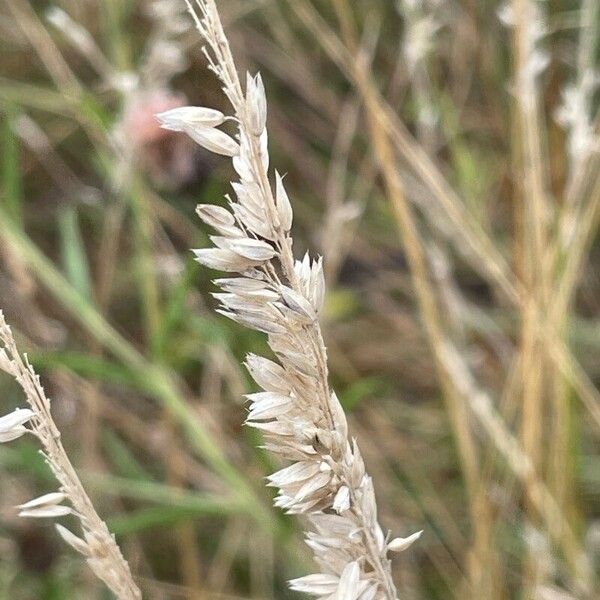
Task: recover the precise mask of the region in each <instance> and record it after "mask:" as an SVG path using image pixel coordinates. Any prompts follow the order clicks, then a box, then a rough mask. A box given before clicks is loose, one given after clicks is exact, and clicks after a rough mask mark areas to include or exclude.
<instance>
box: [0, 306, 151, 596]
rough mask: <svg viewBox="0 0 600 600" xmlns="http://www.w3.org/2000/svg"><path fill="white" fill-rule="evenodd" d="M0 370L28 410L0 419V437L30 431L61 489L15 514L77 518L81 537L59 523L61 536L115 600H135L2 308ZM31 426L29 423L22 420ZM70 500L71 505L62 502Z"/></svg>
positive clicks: (136, 590)
mask: <svg viewBox="0 0 600 600" xmlns="http://www.w3.org/2000/svg"><path fill="white" fill-rule="evenodd" d="M0 369H2V370H3V371H5V372H6V373H8V374H9V375H11V376H12V377H13V378H14V379H15V381H16V382H17V383H18V384H19V385H20V386H21V388H22V389H23V391H24V392H25V396H26V398H27V402H28V404H29V406H30V408H29V409H23V408H22V409H17V410H15V411H14V412H13V413H10V414H8V415H5V416H4V417H2V418H0V442H9V441H12V440H14V439H17V438H18V437H21V436H22V435H24V434H26V433H32V434H33V435H34V436H35V437H36V438H37V439H38V440H39V442H40V444H41V445H42V448H43V450H42V451H41V452H42V455H43V456H44V458H45V460H46V463H47V464H48V466H49V467H50V469H51V470H52V472H53V473H54V476H55V477H56V479H57V480H58V481H59V483H60V488H59V491H57V492H51V493H48V494H44V495H43V496H40V497H39V498H35V499H33V500H30V501H29V502H26V503H24V504H21V505H20V506H19V507H18V508H19V516H21V517H30V518H59V517H63V516H67V515H74V516H76V517H77V518H78V520H79V523H80V525H81V529H82V531H83V537H78V536H76V535H75V534H74V533H72V532H71V531H69V530H68V529H66V528H65V527H63V526H62V525H60V524H56V529H57V531H58V533H59V534H60V536H61V537H62V538H63V539H64V541H65V542H66V543H67V544H69V546H71V547H72V548H73V549H75V550H76V551H77V552H79V553H80V554H82V555H83V556H84V557H85V559H86V562H87V563H88V565H89V567H90V568H91V569H92V571H93V572H94V574H95V575H96V576H97V577H98V578H99V579H100V580H102V581H103V582H104V583H105V584H106V585H107V587H108V588H109V589H110V590H111V591H112V592H113V593H114V594H115V595H116V597H117V598H118V599H119V600H139V599H141V597H142V595H141V592H140V590H139V588H138V587H137V585H136V584H135V582H134V581H133V577H132V576H131V571H130V570H129V565H128V564H127V561H126V560H125V559H124V558H123V555H122V554H121V551H120V549H119V547H118V545H117V543H116V541H115V539H114V537H113V536H112V535H111V534H110V532H109V530H108V527H107V526H106V524H105V523H104V521H103V520H102V519H101V518H100V517H99V516H98V513H97V512H96V510H95V508H94V505H93V504H92V501H91V500H90V498H89V496H88V495H87V493H86V491H85V489H84V487H83V485H82V483H81V481H80V480H79V477H78V476H77V473H76V472H75V469H74V468H73V465H72V464H71V461H70V460H69V457H68V456H67V453H66V452H65V449H64V448H63V445H62V442H61V440H60V432H59V430H58V428H57V426H56V424H55V423H54V420H53V418H52V415H51V413H50V400H49V399H48V398H47V397H46V394H45V392H44V388H43V387H42V385H41V383H40V379H39V377H38V375H37V374H36V373H35V371H34V370H33V368H32V367H31V365H30V364H29V363H28V361H27V358H26V357H22V356H21V354H20V353H19V351H18V349H17V346H16V343H15V340H14V338H13V334H12V331H11V329H10V327H9V326H8V325H7V324H6V321H5V320H4V315H3V314H2V311H0ZM27 424H28V425H29V428H28V427H26V425H27ZM65 501H67V502H69V503H70V504H71V506H68V505H66V504H63V502H65Z"/></svg>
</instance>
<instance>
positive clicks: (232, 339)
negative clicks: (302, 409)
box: [0, 0, 600, 600]
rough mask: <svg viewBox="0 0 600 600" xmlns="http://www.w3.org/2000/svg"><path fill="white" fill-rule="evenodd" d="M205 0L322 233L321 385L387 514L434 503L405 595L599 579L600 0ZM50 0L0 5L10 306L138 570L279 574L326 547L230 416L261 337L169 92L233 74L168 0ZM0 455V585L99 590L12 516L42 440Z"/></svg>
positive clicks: (183, 583)
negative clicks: (52, 5) (246, 320)
mask: <svg viewBox="0 0 600 600" xmlns="http://www.w3.org/2000/svg"><path fill="white" fill-rule="evenodd" d="M218 5H219V7H220V9H221V10H222V17H223V20H224V24H225V28H226V30H227V33H228V36H229V37H230V39H231V43H232V47H233V52H234V54H235V56H236V60H238V61H239V67H240V70H243V69H246V68H248V69H250V70H251V72H253V73H254V72H255V71H256V70H257V69H260V71H261V73H262V78H263V80H264V81H265V85H266V89H267V94H268V97H269V120H268V128H269V138H270V153H271V162H272V164H274V165H275V166H276V167H277V169H278V171H279V172H281V173H287V175H286V177H285V186H286V189H287V191H288V193H289V195H290V198H292V200H293V208H294V215H295V220H294V238H295V252H296V256H297V257H300V256H302V255H303V253H304V250H305V249H307V248H318V249H319V250H320V251H321V252H322V253H323V255H324V257H325V261H324V266H325V275H326V279H327V287H328V294H327V298H326V303H325V308H324V312H323V315H322V321H323V334H324V338H325V342H326V344H327V347H328V358H329V366H330V375H331V383H332V386H333V388H335V389H336V392H337V393H338V396H339V398H340V401H341V403H342V405H343V406H344V408H345V410H346V411H347V412H348V413H349V420H350V429H351V430H353V431H355V432H356V433H357V437H358V441H359V444H360V447H361V450H362V452H363V454H364V459H365V462H366V464H367V466H368V469H369V472H370V474H371V475H372V476H373V480H374V482H375V491H376V496H377V501H378V505H379V509H380V511H379V512H380V520H381V523H382V525H383V527H384V529H385V530H387V529H388V528H389V529H390V530H392V531H394V533H395V534H396V533H398V534H403V533H410V532H412V531H414V530H416V529H423V530H424V534H423V537H422V538H421V540H420V541H419V542H418V544H416V545H414V546H412V547H411V549H410V550H409V551H408V552H407V553H404V554H402V555H401V558H400V559H399V560H397V561H395V562H394V569H393V575H394V579H395V582H396V585H397V587H398V590H399V597H400V598H415V599H417V598H423V599H430V598H431V599H433V598H442V597H443V598H447V597H456V598H474V599H479V598H490V599H498V600H500V599H504V598H539V599H555V598H563V597H564V598H594V597H595V596H596V595H597V594H598V592H599V587H598V586H599V583H598V581H597V575H596V573H597V572H598V570H599V561H600V556H599V554H600V547H599V542H598V521H597V519H598V511H599V509H600V483H599V482H600V476H599V473H600V462H599V460H598V449H599V442H598V440H599V436H598V428H599V426H600V394H599V393H598V390H597V387H596V386H597V383H598V379H599V378H600V372H599V370H598V365H599V364H600V361H599V360H598V357H599V356H600V350H599V345H600V325H599V323H598V315H599V306H598V300H597V297H598V288H599V282H598V273H597V271H598V268H597V265H598V256H597V254H598V249H597V223H598V212H599V210H598V208H599V205H600V158H599V153H598V137H597V135H598V116H597V115H598V113H597V110H598V97H597V87H598V86H597V84H598V77H597V75H596V71H597V65H598V26H599V20H600V16H599V14H598V12H599V11H598V7H597V6H596V3H595V2H594V1H593V0H581V2H566V1H564V2H563V1H561V2H554V3H547V2H541V1H537V0H515V1H514V2H512V3H509V5H507V6H501V5H500V4H499V3H497V2H492V1H487V0H486V1H485V2H480V3H475V2H458V1H452V2H449V3H448V2H446V3H442V2H436V1H435V0H399V1H398V2H391V1H387V0H376V1H373V2H358V3H354V2H349V1H347V0H331V1H327V0H283V1H273V0H270V1H269V0H263V1H258V0H257V1H255V2H253V1H250V0H246V1H240V2H227V3H225V2H218ZM60 8H61V9H62V10H64V12H59V11H56V10H54V11H53V12H50V13H48V12H46V10H45V8H44V9H42V8H41V7H40V6H38V5H37V4H33V3H32V4H30V3H29V2H28V0H6V2H5V3H4V4H3V5H2V6H0V16H1V18H0V28H1V31H2V36H1V39H2V42H1V46H0V47H1V51H2V56H3V60H2V66H1V67H0V68H1V72H0V110H1V112H2V144H3V145H2V154H1V162H2V175H1V177H2V178H1V181H0V188H1V189H0V197H1V203H0V211H1V212H0V217H1V219H2V224H1V225H0V239H1V243H0V259H1V265H2V267H1V271H0V277H1V282H2V284H1V286H0V306H1V307H2V308H3V309H4V312H5V314H6V316H7V320H8V321H9V322H11V323H12V324H13V325H14V326H15V327H14V329H15V331H16V333H17V341H18V344H19V347H20V348H21V349H22V350H26V351H27V352H28V354H29V358H30V360H31V362H32V364H33V365H34V366H35V368H36V370H37V371H39V372H40V373H41V374H42V379H43V381H44V384H45V386H46V388H47V391H48V392H49V395H51V396H52V397H53V398H54V399H55V400H54V405H53V410H54V417H55V419H56V421H57V424H58V426H59V428H60V429H61V431H62V432H63V438H64V445H65V448H66V449H67V452H68V453H69V455H70V458H71V459H72V461H73V463H74V464H75V466H76V467H77V468H78V471H79V473H80V475H81V479H82V481H83V483H84V485H85V487H86V489H88V490H89V493H90V496H91V497H92V499H93V500H94V503H95V505H96V507H97V508H98V511H99V513H100V514H102V515H103V516H108V518H107V524H108V526H109V528H110V529H111V531H114V532H115V533H116V534H117V539H118V541H119V543H120V546H121V548H122V550H123V552H124V554H125V555H126V557H127V559H128V561H129V563H130V565H131V567H132V571H133V573H134V576H135V578H136V580H137V581H138V582H139V583H140V587H141V588H142V591H143V594H144V597H148V598H221V597H223V598H250V597H253V598H286V597H292V592H290V591H289V590H288V589H287V586H286V580H287V579H290V578H292V577H299V576H301V575H304V574H306V573H308V572H311V571H310V569H311V565H310V561H311V559H310V557H309V555H308V552H306V550H305V549H304V548H303V547H302V542H301V535H300V534H299V531H300V527H299V526H297V524H296V523H294V522H293V520H292V519H291V518H287V517H283V516H282V515H281V514H278V512H277V511H276V510H274V509H273V508H272V507H271V499H270V493H269V492H267V491H265V490H264V488H263V485H262V478H263V477H264V476H266V475H267V474H269V473H272V472H273V471H274V470H276V469H277V468H278V467H279V466H280V465H279V462H278V461H276V460H274V459H273V458H271V457H270V456H268V455H266V454H264V453H263V452H262V451H261V450H256V449H255V447H256V446H257V445H259V444H260V443H261V438H260V435H258V434H255V433H253V432H251V431H249V430H246V429H244V428H242V427H241V423H242V422H243V421H244V419H245V417H246V411H245V408H244V407H243V405H242V404H241V398H242V395H243V394H244V393H247V392H248V391H250V390H251V388H252V383H251V381H250V380H249V379H248V375H247V374H246V372H245V371H244V370H243V369H242V368H241V367H240V363H241V360H242V359H243V357H244V355H245V354H246V353H247V352H256V353H261V352H264V351H266V344H265V341H264V339H263V336H262V335H261V334H257V333H252V332H247V331H243V329H242V328H241V327H240V326H238V325H236V324H235V323H230V322H228V321H226V319H224V318H221V317H219V316H215V314H214V312H213V310H212V309H213V307H214V305H215V303H214V300H213V299H212V297H211V295H210V294H211V292H212V291H215V290H214V287H213V286H212V284H210V283H209V276H208V274H207V273H206V272H205V270H204V269H201V268H199V267H198V265H196V264H195V263H194V262H193V260H192V256H191V255H190V253H189V250H188V249H189V248H191V247H194V248H197V247H206V245H207V243H206V240H207V235H208V233H209V231H208V229H206V230H205V229H203V228H202V227H201V226H199V225H198V223H197V221H196V218H195V214H194V209H195V205H196V204H197V203H203V204H208V203H211V204H214V203H217V204H219V203H222V197H223V194H225V193H230V190H229V189H228V184H227V182H228V181H229V180H230V179H231V177H232V174H231V170H230V168H229V167H227V166H225V165H224V164H222V163H221V162H220V161H218V160H216V159H214V158H211V156H210V155H209V154H208V153H207V152H204V150H202V149H199V148H197V147H195V146H194V145H193V144H192V143H190V142H188V141H187V140H184V139H183V138H179V137H177V136H176V135H175V134H172V133H169V132H164V131H161V130H160V129H159V128H158V126H157V124H156V122H155V120H154V117H153V114H154V113H155V112H161V111H163V110H168V109H169V108H173V107H175V106H180V105H182V104H195V105H201V106H211V107H215V108H219V109H223V108H224V103H223V101H222V100H221V96H220V90H219V89H218V85H217V84H216V83H215V81H214V80H213V79H212V78H211V76H210V75H209V74H207V73H206V70H205V67H206V65H205V61H204V59H203V56H202V54H201V52H200V41H199V39H198V36H197V35H196V33H195V32H194V31H193V28H192V27H191V21H190V20H189V19H188V17H187V15H186V14H185V7H184V5H183V2H182V3H179V2H178V1H175V0H173V1H171V0H159V1H156V2H140V3H137V2H134V1H131V2H121V1H117V0H108V1H107V2H104V3H102V4H101V5H99V6H96V5H91V4H87V3H76V2H71V1H67V0H65V1H63V2H61V3H60ZM233 131H234V130H233V129H228V132H229V133H233ZM2 389H3V392H4V393H3V398H4V400H3V410H2V411H0V412H1V413H2V414H5V413H7V412H9V411H10V410H11V409H12V408H14V407H15V406H17V405H18V404H19V402H20V399H19V396H18V395H17V394H18V392H17V390H16V388H14V387H13V386H12V384H11V383H10V381H9V379H8V378H6V379H4V378H3V380H2ZM0 461H1V465H2V470H3V477H4V479H5V482H6V483H5V485H3V486H2V492H1V493H0V506H1V507H2V522H3V529H2V533H1V534H0V546H1V547H2V552H3V560H2V565H0V589H1V590H2V594H4V595H5V596H8V595H9V594H10V596H11V597H15V598H71V597H72V598H79V597H85V598H88V597H89V598H93V597H99V594H100V593H101V592H100V587H99V586H98V584H97V583H96V582H95V581H94V580H93V579H92V578H90V577H88V575H86V571H85V569H84V568H83V566H82V565H81V562H80V561H79V560H77V558H76V557H75V555H72V554H71V553H69V552H66V551H65V549H64V546H63V545H61V543H60V540H58V539H57V537H56V536H55V535H54V533H53V532H52V530H51V529H50V528H47V527H40V526H31V525H29V524H26V523H23V522H22V521H20V520H18V519H17V518H16V512H15V511H14V509H13V508H12V507H13V506H14V505H15V504H19V503H21V502H23V501H24V500H25V499H28V498H30V497H34V496H35V495H41V494H43V493H45V492H48V491H51V486H52V485H53V483H52V481H51V480H50V479H49V476H48V473H47V471H46V469H45V468H44V465H43V464H42V462H41V460H40V458H39V457H38V456H37V454H36V446H35V444H34V443H32V442H31V441H29V440H27V439H20V440H18V441H15V442H13V443H11V445H10V446H8V445H6V444H3V445H2V446H1V447H0ZM34 525H35V524H34Z"/></svg>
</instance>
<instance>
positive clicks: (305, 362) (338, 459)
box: [158, 0, 420, 600]
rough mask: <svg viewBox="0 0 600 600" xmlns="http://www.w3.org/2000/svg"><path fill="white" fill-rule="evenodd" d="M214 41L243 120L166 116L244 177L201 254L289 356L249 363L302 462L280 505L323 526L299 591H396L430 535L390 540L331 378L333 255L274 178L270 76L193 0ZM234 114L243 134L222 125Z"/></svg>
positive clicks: (209, 49) (211, 221) (186, 110)
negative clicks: (309, 233) (242, 72)
mask: <svg viewBox="0 0 600 600" xmlns="http://www.w3.org/2000/svg"><path fill="white" fill-rule="evenodd" d="M188 8H189V10H190V13H191V14H192V17H193V18H194V21H195V24H196V26H197V28H198V30H199V31H200V33H201V34H202V36H203V38H204V40H205V41H206V46H205V48H204V53H205V55H206V57H207V59H208V62H209V68H210V69H211V70H212V71H213V72H214V73H215V74H216V75H217V77H218V78H219V79H220V81H221V83H222V87H223V91H224V93H225V95H226V96H227V98H228V100H229V101H230V103H231V106H232V108H233V113H234V114H233V115H232V116H229V117H227V116H225V115H224V114H223V113H220V112H219V111H216V110H214V109H209V108H203V107H183V108H177V109H173V110H171V111H167V112H165V113H162V114H159V115H158V119H159V121H160V122H161V123H162V125H163V127H166V128H168V129H171V130H175V131H182V132H185V133H186V134H187V135H189V136H190V137H191V138H192V139H193V140H194V141H196V142H197V143H198V144H200V145H201V146H203V147H204V148H206V149H207V150H210V151H211V152H215V153H217V154H221V155H224V156H229V157H231V158H232V162H233V167H234V169H235V171H236V173H237V175H238V177H239V180H238V181H235V182H232V184H231V185H232V188H233V190H234V192H235V199H232V198H229V197H227V200H228V205H229V206H228V208H224V207H221V206H214V205H205V204H202V205H199V206H198V210H197V212H198V215H199V216H200V217H201V218H202V220H203V221H205V222H206V223H207V224H208V225H209V226H211V227H212V228H213V229H214V230H215V231H216V232H217V234H218V235H214V236H211V240H212V242H213V243H214V246H215V247H213V248H204V249H199V250H195V251H194V252H195V254H196V258H197V260H198V261H199V262H201V263H202V264H204V265H205V266H208V267H210V268H212V269H216V270H221V271H227V272H230V273H237V274H238V275H239V276H238V277H228V278H223V279H217V280H216V281H215V283H216V284H217V285H218V286H219V287H220V288H221V289H222V292H221V293H217V294H214V296H215V297H216V298H217V300H218V301H219V302H220V303H221V307H220V308H219V309H218V312H220V313H221V314H223V315H225V316H227V317H229V318H231V319H233V320H234V321H236V322H238V323H241V324H242V325H245V326H247V327H249V328H252V329H255V330H258V331H261V332H264V333H266V334H267V335H268V342H269V346H270V347H271V349H272V350H273V352H274V354H275V355H276V357H277V359H278V362H275V361H272V360H270V359H267V358H264V357H260V356H255V355H252V354H251V355H249V356H248V357H247V359H246V366H247V368H248V370H249V371H250V373H251V375H252V377H253V378H254V380H255V381H256V383H257V384H258V385H259V386H260V387H261V388H262V390H263V391H262V392H259V393H256V394H250V395H249V396H248V400H249V401H250V409H249V413H248V418H247V421H246V422H247V424H248V425H249V426H251V427H254V428H257V429H259V430H261V431H262V432H263V435H264V438H265V448H266V449H268V450H270V451H271V452H273V453H275V454H277V455H279V456H281V457H282V458H283V459H286V460H289V461H292V464H291V465H290V466H287V467H285V468H283V469H281V470H280V471H278V472H276V473H274V474H273V475H271V476H270V477H269V478H268V482H269V485H270V486H273V487H276V488H278V490H279V493H278V496H277V498H276V500H275V504H276V505H277V506H279V507H281V508H282V509H284V510H285V511H287V512H288V513H294V514H304V515H307V516H308V520H309V521H310V523H311V525H312V530H311V531H310V532H308V533H307V538H306V541H307V544H308V545H309V546H310V547H311V549H312V550H313V552H314V555H315V558H316V561H317V563H318V564H319V567H320V571H321V572H320V573H317V574H313V575H308V576H306V577H301V578H299V579H295V580H293V581H292V582H291V583H290V585H291V587H292V589H294V590H297V591H301V592H306V593H310V594H313V595H315V596H317V597H319V598H323V599H326V598H327V599H329V598H332V599H333V598H337V599H340V600H342V599H343V600H374V599H388V600H390V599H394V598H396V597H397V593H396V589H395V586H394V583H393V580H392V576H391V568H390V560H389V558H388V551H400V550H404V549H405V548H407V547H408V546H409V545H410V544H411V543H412V542H413V541H414V540H415V539H417V538H418V537H419V535H420V532H419V533H416V534H414V535H412V536H410V537H409V538H406V539H404V538H396V539H394V540H391V541H390V540H389V538H388V536H386V535H385V534H384V533H383V531H382V529H381V527H380V525H379V523H378V521H377V507H376V502H375V494H374V490H373V483H372V480H371V478H370V477H369V475H368V474H367V473H366V471H365V465H364V462H363V459H362V456H361V453H360V451H359V448H358V446H357V444H356V441H355V440H354V439H349V437H348V425H347V422H346V417H345V414H344V411H343V408H342V406H341V404H340V402H339V400H338V399H337V397H336V395H335V393H334V392H333V391H332V390H331V389H330V387H329V383H328V368H327V354H326V349H325V345H324V342H323V337H322V334H321V328H320V326H319V321H318V315H319V312H320V311H321V308H322V304H323V298H324V293H325V283H324V277H323V264H322V260H321V259H320V258H319V259H316V260H315V259H311V258H310V257H309V255H308V254H307V255H306V256H305V257H304V259H303V260H301V261H296V260H295V259H294V256H293V252H292V238H291V236H290V229H291V225H292V217H293V213H292V207H291V204H290V201H289V198H288V195H287V193H286V190H285V187H284V183H283V178H282V177H281V176H280V174H279V173H277V172H275V185H274V186H272V185H271V183H270V180H269V153H268V138H267V130H266V121H267V102H266V97H265V90H264V85H263V82H262V79H261V77H260V75H256V76H252V75H250V74H248V75H247V77H246V86H245V91H244V90H243V88H242V85H241V82H240V80H239V77H238V74H237V71H236V67H235V64H234V61H233V57H232V55H231V50H230V47H229V44H228V41H227V38H226V36H225V34H224V31H223V27H222V25H221V21H220V18H219V15H218V12H217V8H216V5H215V3H214V1H213V0H199V1H197V2H196V9H197V10H195V9H194V7H193V6H192V5H191V4H190V3H189V2H188ZM228 119H229V120H234V121H235V122H237V124H238V132H237V135H236V136H235V138H234V137H232V136H230V135H228V134H227V133H225V132H223V131H221V130H220V129H217V127H218V126H220V125H221V124H222V123H224V122H225V120H228Z"/></svg>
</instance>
